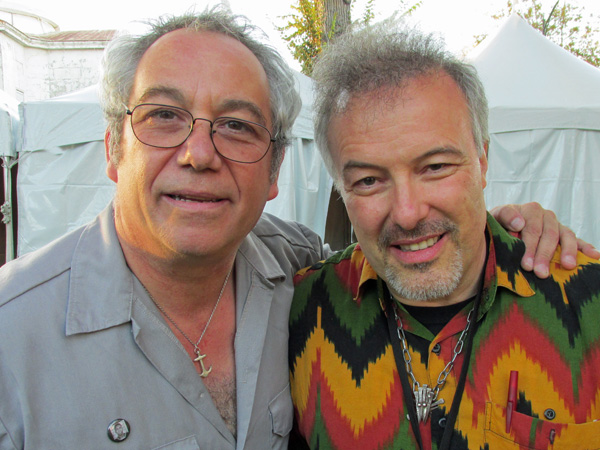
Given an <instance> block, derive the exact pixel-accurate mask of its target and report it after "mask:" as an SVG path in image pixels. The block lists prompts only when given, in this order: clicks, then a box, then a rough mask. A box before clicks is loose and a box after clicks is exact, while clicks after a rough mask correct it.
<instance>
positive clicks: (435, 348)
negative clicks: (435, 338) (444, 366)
mask: <svg viewBox="0 0 600 450" xmlns="http://www.w3.org/2000/svg"><path fill="white" fill-rule="evenodd" d="M441 350H442V346H441V345H440V344H435V345H434V346H433V348H432V349H431V351H432V352H433V353H435V354H436V355H439V354H440V351H441Z"/></svg>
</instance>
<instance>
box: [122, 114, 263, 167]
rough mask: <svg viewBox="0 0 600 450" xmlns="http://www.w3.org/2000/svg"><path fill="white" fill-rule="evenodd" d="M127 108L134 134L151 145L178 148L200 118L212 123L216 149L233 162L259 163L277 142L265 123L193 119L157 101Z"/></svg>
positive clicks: (229, 119)
mask: <svg viewBox="0 0 600 450" xmlns="http://www.w3.org/2000/svg"><path fill="white" fill-rule="evenodd" d="M125 111H126V112H127V114H128V115H129V116H131V128H132V130H133V134H135V137H136V138H138V140H139V141H140V142H142V143H143V144H146V145H149V146H151V147H157V148H173V147H179V146H180V145H181V144H183V143H184V142H185V141H186V140H187V138H188V137H190V134H192V131H193V130H194V124H195V123H196V121H197V120H201V121H203V122H208V123H209V124H210V139H211V141H212V143H213V145H214V147H215V150H216V151H217V152H218V153H219V154H220V155H221V156H222V157H224V158H227V159H229V160H231V161H235V162H240V163H255V162H258V161H260V160H261V159H263V158H264V156H265V155H266V154H267V152H268V151H269V148H270V147H271V143H272V142H275V139H273V138H272V137H271V133H270V132H269V130H267V129H266V128H265V127H263V126H262V125H260V124H258V123H254V122H250V121H248V120H243V119H237V118H235V117H218V118H217V119H215V120H213V121H210V120H208V119H202V118H199V117H197V118H194V116H192V113H190V112H189V111H187V110H185V109H183V108H178V107H176V106H168V105H159V104H155V103H142V104H140V105H137V106H136V107H135V108H133V109H132V110H129V108H126V109H125Z"/></svg>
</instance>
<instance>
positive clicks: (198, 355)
mask: <svg viewBox="0 0 600 450" xmlns="http://www.w3.org/2000/svg"><path fill="white" fill-rule="evenodd" d="M232 270H233V267H232V268H231V269H229V272H228V273H227V276H226V277H225V281H224V282H223V286H222V287H221V292H219V297H218V298H217V302H216V303H215V306H214V307H213V309H212V312H211V313H210V316H209V317H208V320H207V321H206V325H204V330H202V334H201V335H200V337H199V338H198V340H197V341H196V343H195V344H194V341H192V340H191V339H190V338H189V337H188V335H187V334H185V333H184V331H183V330H182V329H181V328H179V325H177V324H176V323H175V321H174V320H173V319H172V318H171V316H169V314H167V311H165V309H164V308H163V307H162V306H161V305H160V304H159V303H158V302H157V301H156V300H154V297H152V295H151V294H150V292H148V289H146V292H148V296H149V297H150V300H152V303H154V304H155V305H156V307H157V308H158V309H159V310H160V312H161V313H163V315H164V316H165V317H166V318H167V319H168V320H169V322H171V323H172V324H173V326H174V327H175V328H176V329H177V330H178V331H179V332H180V333H181V335H182V336H183V337H184V338H186V340H187V341H188V342H189V343H190V344H192V345H193V346H194V353H195V354H196V358H194V362H197V363H199V364H200V368H201V369H202V371H201V372H200V376H201V377H202V378H206V377H207V376H208V374H209V373H211V372H212V366H210V367H209V368H208V369H207V368H206V367H205V366H204V361H203V359H204V358H206V353H205V354H204V355H203V354H202V352H201V351H200V342H201V341H202V338H203V337H204V334H205V333H206V330H207V329H208V326H209V325H210V321H211V320H212V318H213V316H214V315H215V311H216V310H217V306H219V302H220V301H221V297H223V292H225V286H227V282H228V281H229V275H231V271H232ZM144 289H145V288H144Z"/></svg>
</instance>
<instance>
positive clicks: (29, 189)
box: [17, 73, 332, 255]
mask: <svg viewBox="0 0 600 450" xmlns="http://www.w3.org/2000/svg"><path fill="white" fill-rule="evenodd" d="M296 80H297V83H298V86H299V88H300V92H301V96H302V100H303V107H302V111H301V113H300V116H299V118H298V120H297V121H296V123H295V124H294V128H293V132H292V134H293V140H292V145H291V146H290V148H289V149H288V150H287V153H286V157H285V159H284V162H283V165H282V168H281V173H280V176H279V195H278V197H277V198H276V199H274V200H272V201H271V202H269V203H267V207H266V208H265V210H266V211H268V212H271V213H273V214H276V215H278V216H279V217H282V218H284V219H289V220H297V221H299V222H302V223H304V224H306V225H307V226H309V227H310V228H312V229H313V230H315V231H316V232H317V233H319V234H320V235H321V237H323V236H324V234H325V220H326V217H327V207H328V202H329V193H330V191H331V186H332V182H331V179H330V177H329V175H328V174H327V171H326V169H325V167H324V165H323V162H322V160H321V157H320V154H319V152H318V151H317V149H316V147H315V146H314V143H313V131H312V80H311V79H310V78H308V77H306V76H304V75H302V74H300V73H297V74H296ZM21 116H22V123H23V145H22V149H21V153H20V156H21V160H20V162H19V177H18V185H17V196H18V205H19V228H18V247H17V253H18V254H19V255H22V254H24V253H27V252H30V251H32V250H34V249H36V248H39V247H41V246H42V245H44V244H46V243H47V242H50V241H51V240H53V239H55V238H57V237H59V236H61V235H62V234H64V233H66V232H67V231H70V230H72V229H74V228H76V227H78V226H79V225H82V224H84V223H86V222H88V221H90V220H91V219H92V218H93V217H94V216H95V215H96V214H97V213H98V212H99V211H100V210H102V209H103V208H104V206H106V204H107V203H108V202H109V201H110V200H111V199H112V197H113V195H114V184H113V183H112V181H110V180H109V179H108V177H107V176H106V173H105V169H106V161H105V150H104V143H103V139H104V131H105V123H104V120H103V117H102V112H101V109H100V106H99V100H98V92H97V87H96V86H94V87H90V88H87V89H83V90H81V91H78V92H75V93H72V94H68V95H64V96H61V97H56V98H54V99H50V100H46V101H40V102H28V103H24V104H22V108H21Z"/></svg>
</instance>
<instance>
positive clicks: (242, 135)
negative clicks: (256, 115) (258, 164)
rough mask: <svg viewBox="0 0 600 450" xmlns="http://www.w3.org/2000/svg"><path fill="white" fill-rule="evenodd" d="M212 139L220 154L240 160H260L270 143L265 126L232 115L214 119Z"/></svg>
mask: <svg viewBox="0 0 600 450" xmlns="http://www.w3.org/2000/svg"><path fill="white" fill-rule="evenodd" d="M212 139H213V142H214V144H215V147H216V148H217V151H218V152H219V153H220V154H221V155H223V156H224V157H225V158H228V159H231V160H234V161H240V162H255V161H258V160H260V159H261V158H262V157H263V156H264V155H265V154H266V153H267V150H269V146H270V145H271V134H270V133H269V131H268V130H267V129H266V128H265V127H263V126H262V125H259V124H257V123H254V122H248V121H247V120H242V119H236V118H234V117H219V118H218V119H217V120H215V122H214V124H213V135H212Z"/></svg>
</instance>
